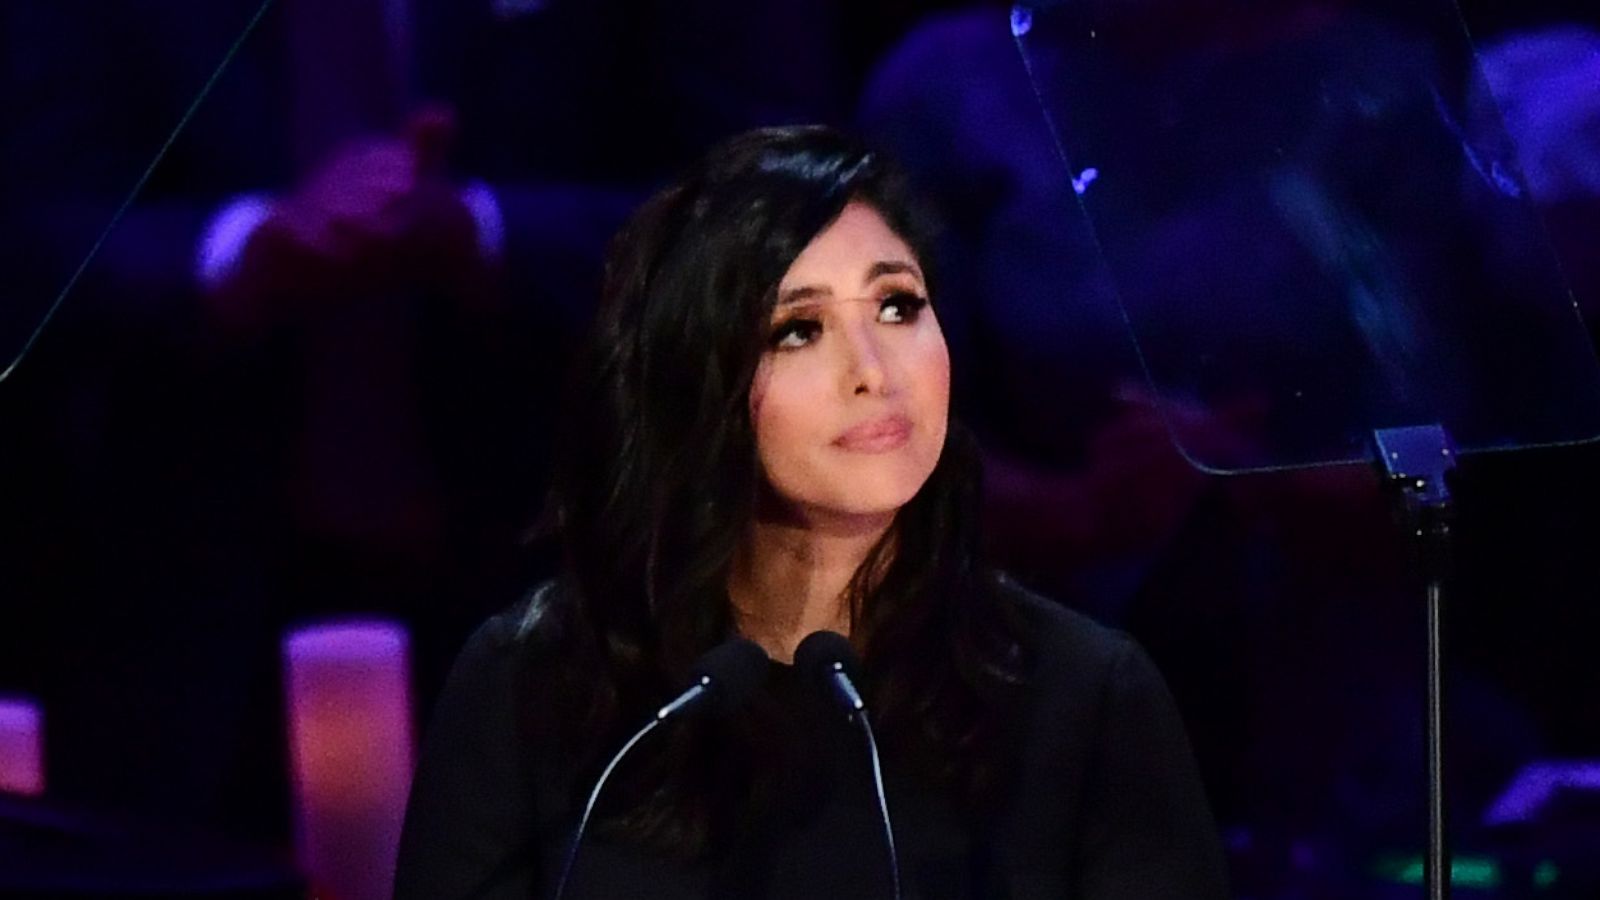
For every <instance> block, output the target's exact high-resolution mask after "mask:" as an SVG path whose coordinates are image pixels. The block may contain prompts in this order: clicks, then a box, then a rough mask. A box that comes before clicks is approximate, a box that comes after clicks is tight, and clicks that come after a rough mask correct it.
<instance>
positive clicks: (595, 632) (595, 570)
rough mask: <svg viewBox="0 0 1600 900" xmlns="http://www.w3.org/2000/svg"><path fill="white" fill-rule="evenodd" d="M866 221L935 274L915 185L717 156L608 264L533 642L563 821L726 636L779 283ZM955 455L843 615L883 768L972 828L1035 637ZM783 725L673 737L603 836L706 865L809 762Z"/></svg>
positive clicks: (780, 140)
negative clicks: (826, 241)
mask: <svg viewBox="0 0 1600 900" xmlns="http://www.w3.org/2000/svg"><path fill="white" fill-rule="evenodd" d="M853 201H859V202H862V203H865V204H867V205H869V206H871V207H872V208H873V209H875V210H876V211H877V212H878V213H879V214H880V215H882V216H883V218H884V220H885V221H886V222H887V223H888V224H889V226H890V227H891V228H892V229H893V230H894V231H895V232H896V233H897V234H899V235H900V236H901V237H902V238H903V239H904V240H905V241H906V242H907V244H908V245H909V246H910V247H911V248H912V250H913V252H914V253H915V254H916V256H917V257H918V259H919V261H920V262H922V263H923V268H924V271H925V272H926V271H927V269H928V263H929V258H928V257H929V254H928V252H927V249H928V246H929V228H928V227H927V225H926V222H925V219H924V218H923V216H922V215H921V214H920V212H919V208H918V206H917V205H916V204H915V203H914V202H913V200H912V198H911V197H910V195H909V194H908V192H907V188H906V183H905V180H904V179H903V178H902V176H901V175H900V174H899V173H898V172H897V171H896V170H895V169H894V168H893V167H892V166H891V165H889V164H888V163H887V162H886V161H885V160H884V159H883V158H882V157H881V156H880V155H878V154H877V153H875V152H872V151H869V150H867V149H865V148H863V147H862V146H860V145H859V144H857V143H856V142H855V141H854V140H852V139H850V138H848V137H846V136H844V135H842V134H840V133H839V132H837V131H834V130H832V129H829V128H824V127H817V126H810V127H789V128H774V129H762V130H758V131H753V132H749V133H746V134H743V135H740V136H738V137H735V138H733V139H731V140H729V141H727V142H726V143H723V144H721V145H720V146H718V147H716V148H715V149H714V150H713V151H712V152H711V153H710V154H708V155H707V156H706V157H705V158H704V159H703V160H702V161H701V162H700V164H699V165H698V166H697V167H696V168H694V169H693V170H691V171H690V172H689V173H688V174H687V175H686V176H685V177H684V178H682V179H681V180H680V181H678V182H677V183H675V184H673V185H672V186H670V187H668V188H666V189H665V190H662V191H661V192H660V193H658V194H656V195H655V196H654V197H653V198H651V199H650V200H649V201H648V202H646V203H645V204H644V206H643V207H642V208H641V209H639V210H638V212H637V213H636V214H635V215H634V216H633V217H632V219H631V220H630V221H629V222H628V223H627V225H625V226H624V227H623V229H622V230H621V232H620V233H619V234H618V235H617V237H616V239H615V241H614V243H613V244H612V246H611V249H610V251H609V254H608V258H607V262H606V267H605V277H604V288H603V292H602V298H601V304H600V308H599V310H598V315H597V321H596V322H595V325H594V329H593V332H592V334H591V337H590V339H589V341H588V343H587V345H586V347H585V348H584V349H583V351H582V352H581V353H580V355H579V359H578V366H577V369H576V371H575V374H574V377H573V380H572V383H571V385H570V390H569V391H568V395H567V400H566V408H565V415H564V423H565V426H566V429H567V430H566V433H565V434H564V436H563V437H562V439H560V440H559V441H558V445H557V451H556V469H555V477H554V479H553V488H552V498H551V505H550V508H551V510H552V511H553V514H554V525H555V528H556V529H557V531H558V533H559V537H560V541H561V547H562V558H563V568H562V573H561V575H560V576H559V577H558V578H557V580H556V582H555V583H554V584H553V585H551V586H549V587H547V588H546V589H544V590H542V591H540V592H539V593H538V594H537V595H536V598H535V602H534V603H533V604H532V605H531V607H530V612H529V619H528V623H527V625H528V629H527V630H528V633H529V635H530V640H531V642H532V643H533V644H534V646H533V647H531V648H530V650H529V652H528V653H527V654H526V657H527V660H528V663H529V666H530V671H529V672H528V674H527V678H526V683H527V685H528V686H529V689H530V691H532V693H533V695H534V696H532V697H530V698H529V699H528V701H527V706H528V708H529V709H530V727H531V728H532V729H534V730H535V731H536V732H537V733H536V734H535V735H534V739H535V740H536V742H537V743H538V745H539V746H542V747H547V748H548V747H555V748H559V750H558V751H556V752H558V753H559V758H560V759H561V760H562V767H563V768H565V769H567V770H569V771H572V772H573V773H574V777H573V780H572V784H571V785H570V788H571V795H570V796H569V797H568V798H567V800H568V802H570V803H577V804H580V806H581V802H582V797H580V796H579V794H580V793H581V792H583V791H586V790H587V788H588V786H589V785H590V784H591V783H592V781H593V777H594V776H595V775H597V774H598V770H599V767H600V766H601V765H603V763H604V762H605V760H606V758H608V757H609V755H610V754H611V753H612V752H614V750H615V749H616V747H617V746H618V745H620V743H621V741H622V740H624V739H625V738H626V736H627V734H628V733H630V732H631V731H632V730H633V729H635V728H637V727H639V725H641V724H642V723H643V722H644V721H646V720H647V718H648V717H649V716H650V715H651V714H652V713H653V711H654V710H655V709H656V708H658V707H659V706H660V705H661V704H662V703H663V702H664V701H665V700H667V699H669V698H670V696H671V695H672V694H673V693H674V692H675V691H676V690H679V689H681V688H682V687H683V685H684V684H685V682H686V679H687V673H688V670H689V668H690V666H691V665H692V664H693V662H694V661H695V659H696V658H697V657H699V656H700V655H701V654H702V653H704V652H705V651H706V650H708V649H710V648H711V647H713V646H715V645H716V644H718V643H720V642H721V641H723V640H724V639H726V638H727V637H728V636H729V635H730V634H732V633H733V631H734V625H733V620H732V613H731V608H730V604H729V600H728V596H727V591H726V583H727V578H728V572H729V568H730V564H731V562H732V560H733V557H734V554H735V552H736V550H737V548H738V547H739V545H740V542H741V540H742V539H744V538H745V536H746V535H747V530H748V527H749V525H750V522H751V520H752V517H753V515H754V509H755V504H756V497H757V492H758V489H759V488H760V487H761V484H762V481H761V479H762V474H761V470H760V464H759V462H758V460H757V455H756V446H755V436H754V430H753V426H752V423H751V419H750V413H749V402H748V396H749V392H750V386H751V383H752V381H753V380H754V376H755V372H756V368H757V366H758V364H759V362H760V360H761V358H762V354H763V352H764V350H765V347H766V335H767V331H768V329H769V327H770V319H771V315H772V311H773V306H774V303H775V299H776V293H777V286H778V282H779V281H780V280H781V279H782V277H783V275H784V273H785V272H786V271H787V270H788V268H789V265H790V264H791V263H792V262H793V261H794V259H795V258H796V257H797V256H798V255H799V254H800V252H801V250H802V249H804V248H805V246H806V245H807V244H809V243H810V241H811V240H812V239H813V238H814V237H815V236H816V235H817V234H818V233H820V232H821V231H822V230H823V229H825V228H826V227H827V226H828V225H829V224H830V223H831V222H833V221H834V220H835V219H836V218H837V217H838V216H839V214H840V213H841V212H842V211H843V210H844V208H845V206H846V205H847V204H849V203H851V202H853ZM929 277H930V284H929V287H930V292H931V291H932V288H933V285H932V283H931V280H932V276H931V273H930V275H929ZM934 298H935V299H934V304H935V307H937V295H936V294H934ZM948 435H949V436H948V437H947V439H946V443H945V446H944V448H943V451H942V453H941V456H940V459H939V462H938V464H937V466H936V467H935V469H934V471H933V473H932V475H931V476H930V477H929V479H928V481H927V483H926V484H925V485H924V486H923V487H922V489H921V490H920V492H919V493H918V494H917V495H916V496H915V497H914V498H913V499H912V500H911V501H910V502H909V503H908V504H907V505H906V506H905V507H904V508H902V509H901V511H900V513H899V514H898V516H897V517H896V520H895V523H894V525H893V526H892V527H891V529H890V531H889V533H888V534H886V535H885V536H884V539H883V540H881V541H880V542H879V544H878V546H877V547H876V548H875V549H874V550H873V551H872V553H871V554H870V555H869V557H868V559H867V560H866V562H864V563H863V564H862V566H861V568H860V570H858V571H857V573H856V576H855V578H854V579H853V580H852V582H851V586H850V590H849V592H850V596H849V597H848V600H849V602H850V610H851V627H852V638H853V640H855V641H856V643H857V645H858V646H862V647H864V648H865V652H864V658H863V665H864V671H865V675H864V680H865V682H866V690H867V691H868V694H869V699H870V702H871V703H872V705H873V708H874V710H875V717H876V722H877V723H878V727H879V730H880V734H881V735H882V738H883V742H884V744H885V745H886V747H887V749H888V752H889V753H890V754H891V755H892V756H893V758H895V759H897V760H903V761H904V762H905V764H908V765H912V766H915V767H916V768H917V769H918V770H920V771H921V773H922V774H923V775H924V776H925V777H928V778H931V779H934V780H935V781H937V782H938V783H940V784H943V785H948V786H949V787H950V788H951V789H952V793H953V795H954V796H955V797H956V798H957V800H958V801H961V802H963V803H965V804H968V805H970V807H972V808H975V809H977V808H982V807H983V805H984V803H985V801H986V798H987V797H988V796H990V795H991V794H992V790H993V786H994V782H995V780H996V774H997V772H999V771H1001V770H1002V768H1003V766H1002V764H1001V761H1000V760H999V758H998V756H997V754H998V752H999V751H998V741H996V737H997V729H998V727H999V726H998V722H999V714H1000V713H1001V711H1002V709H1003V708H1004V707H1005V706H1006V705H1007V704H1009V703H1010V702H1011V698H1012V697H1014V695H1015V690H1016V688H1017V687H1018V686H1019V685H1020V684H1021V681H1022V674H1021V673H1022V672H1023V671H1024V661H1023V656H1024V654H1023V651H1022V649H1021V648H1022V641H1021V635H1022V633H1023V632H1022V629H1021V628H1020V627H1019V625H1018V623H1017V611H1016V610H1015V609H1013V608H1012V607H1011V605H1010V604H1009V602H1008V601H1007V600H1006V599H1005V595H1003V594H1002V593H1001V592H999V591H997V590H996V589H995V586H994V578H993V575H992V573H991V572H990V571H989V570H988V569H987V568H986V567H985V566H984V565H983V564H982V562H981V560H980V558H979V550H978V548H979V539H978V534H977V525H978V503H977V492H978V466H977V456H976V450H975V448H974V446H973V444H972V442H971V439H970V437H969V436H968V435H967V433H966V432H965V431H964V430H963V429H961V428H960V427H959V426H958V425H957V424H956V423H954V422H952V423H951V427H950V429H949V432H948ZM785 721H786V717H785V716H784V714H783V711H781V710H775V709H771V708H768V706H767V705H764V702H762V701H758V702H757V703H756V704H754V705H753V706H752V707H751V708H749V709H748V710H747V711H745V712H742V713H740V714H739V715H737V716H735V717H733V718H732V719H731V720H729V721H721V722H694V723H686V724H684V725H680V726H678V727H677V728H676V729H675V730H670V731H668V732H667V733H666V734H664V735H658V736H657V737H656V738H654V739H655V740H659V741H660V743H659V744H658V745H657V746H656V747H655V748H653V750H652V752H651V753H649V754H639V755H638V756H637V757H636V758H634V759H630V761H629V763H628V765H627V766H625V767H624V770H622V771H619V772H618V774H617V776H616V779H615V780H614V781H613V782H612V785H613V786H608V788H607V798H608V800H607V802H605V803H604V804H603V805H602V806H601V807H600V808H599V809H598V810H597V815H598V817H599V822H598V827H599V828H600V829H601V830H602V831H603V832H609V833H610V834H611V835H612V836H614V837H619V838H622V839H626V840H630V841H635V842H639V843H642V844H646V845H650V846H654V847H656V848H658V849H664V850H667V851H670V852H675V853H680V854H684V855H688V856H696V855H700V854H703V853H706V852H708V851H714V850H715V849H716V848H717V847H718V846H719V844H720V841H719V837H721V836H725V835H726V834H727V833H728V832H727V831H726V830H725V829H727V828H743V827H748V826H749V824H750V817H751V816H759V815H760V814H761V813H762V811H763V810H764V809H765V807H766V805H767V804H768V802H769V801H772V802H776V800H775V798H776V796H777V795H778V794H781V793H782V791H781V790H780V789H778V788H776V787H775V786H774V785H775V784H776V781H775V780H774V779H775V774H774V773H776V772H779V771H781V770H782V769H783V768H784V767H785V766H787V765H790V764H791V763H793V762H794V760H793V759H791V758H789V755H788V754H789V751H790V750H791V749H792V748H790V747H789V746H787V745H788V744H791V743H792V740H791V738H792V737H793V736H792V735H788V734H787V732H786V729H785V727H784V722H785Z"/></svg>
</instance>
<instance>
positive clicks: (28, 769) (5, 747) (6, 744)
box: [0, 698, 44, 797]
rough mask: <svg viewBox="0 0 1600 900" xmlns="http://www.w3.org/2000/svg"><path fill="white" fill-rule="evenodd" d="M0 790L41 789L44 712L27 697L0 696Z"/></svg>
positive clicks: (34, 792)
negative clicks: (4, 697)
mask: <svg viewBox="0 0 1600 900" xmlns="http://www.w3.org/2000/svg"><path fill="white" fill-rule="evenodd" d="M0 791H5V792H7V793H12V794H20V795H22V796H24V797H37V796H39V795H40V794H43V793H44V713H43V712H41V711H40V709H39V706H38V704H36V703H34V702H32V701H30V700H25V699H22V698H9V699H0Z"/></svg>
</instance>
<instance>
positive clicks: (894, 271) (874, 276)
mask: <svg viewBox="0 0 1600 900" xmlns="http://www.w3.org/2000/svg"><path fill="white" fill-rule="evenodd" d="M885 275H910V276H912V277H913V278H915V279H917V281H919V282H920V281H922V270H921V269H919V268H917V265H916V263H912V262H907V261H905V260H902V259H884V260H879V261H878V262H875V263H873V264H872V268H870V269H868V270H867V277H866V278H863V279H862V280H861V283H862V284H871V283H872V282H874V281H877V280H878V279H879V278H882V277H883V276H885Z"/></svg>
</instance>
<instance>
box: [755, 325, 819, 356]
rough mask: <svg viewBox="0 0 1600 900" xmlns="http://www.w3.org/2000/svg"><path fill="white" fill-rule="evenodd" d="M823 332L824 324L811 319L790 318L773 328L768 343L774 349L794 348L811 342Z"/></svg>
mask: <svg viewBox="0 0 1600 900" xmlns="http://www.w3.org/2000/svg"><path fill="white" fill-rule="evenodd" d="M821 332H822V324H821V323H819V322H816V321H814V320H811V319H790V320H789V321H787V322H784V323H783V324H782V325H779V326H778V327H777V328H775V329H773V332H772V337H770V338H768V339H767V345H768V346H770V347H772V349H774V350H794V349H797V348H800V347H804V346H805V345H807V344H809V343H811V342H812V341H814V340H816V339H817V335H818V334H820V333H821Z"/></svg>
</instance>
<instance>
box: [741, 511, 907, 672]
mask: <svg viewBox="0 0 1600 900" xmlns="http://www.w3.org/2000/svg"><path fill="white" fill-rule="evenodd" d="M893 522H894V516H893V514H888V515H884V516H873V517H865V518H855V519H850V520H843V521H840V520H834V521H828V522H826V523H819V522H816V521H804V522H802V521H794V520H791V519H788V518H785V519H781V520H780V519H771V518H761V517H758V518H757V520H756V521H755V523H754V524H753V525H752V526H751V529H750V533H749V535H748V536H747V538H746V540H745V542H744V544H743V546H741V547H740V550H739V553H738V554H737V555H736V556H735V558H734V562H733V568H732V570H731V571H730V573H729V575H728V598H729V601H730V602H731V603H732V605H733V620H734V624H735V625H736V626H737V627H738V629H739V632H740V633H741V634H743V635H744V636H745V637H747V638H749V639H750V640H752V641H755V642H756V643H757V644H760V645H761V647H762V649H764V650H766V651H767V654H768V655H769V656H771V657H772V658H773V659H776V660H779V661H782V662H792V661H793V660H794V651H795V648H796V647H797V646H799V644H800V642H801V641H802V640H804V639H805V637H806V636H807V635H809V634H811V633H812V632H814V631H823V630H826V631H836V632H838V633H840V634H842V635H844V636H846V637H849V636H850V606H849V602H848V594H849V587H850V581H851V579H852V578H854V577H855V574H856V571H857V569H859V568H860V566H861V563H862V562H863V561H864V560H865V559H866V558H867V555H868V554H870V553H871V552H872V548H873V547H874V546H876V545H877V543H878V541H879V539H880V538H882V537H883V535H884V533H885V532H886V531H888V529H889V526H890V525H891V524H893Z"/></svg>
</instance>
